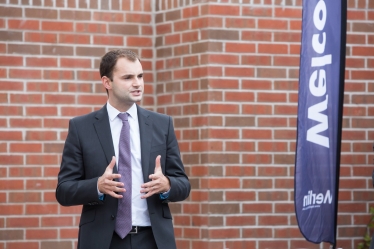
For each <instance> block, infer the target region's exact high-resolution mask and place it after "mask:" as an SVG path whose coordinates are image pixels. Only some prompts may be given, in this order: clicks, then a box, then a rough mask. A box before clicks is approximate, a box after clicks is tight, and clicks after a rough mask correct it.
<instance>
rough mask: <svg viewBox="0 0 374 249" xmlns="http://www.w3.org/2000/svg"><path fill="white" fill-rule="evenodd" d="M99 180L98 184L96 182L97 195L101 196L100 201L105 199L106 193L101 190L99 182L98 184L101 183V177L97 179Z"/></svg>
mask: <svg viewBox="0 0 374 249" xmlns="http://www.w3.org/2000/svg"><path fill="white" fill-rule="evenodd" d="M97 181H98V182H97V184H96V188H97V195H98V197H99V200H100V201H103V200H104V197H105V195H104V194H103V193H101V192H100V191H99V184H98V183H99V179H97Z"/></svg>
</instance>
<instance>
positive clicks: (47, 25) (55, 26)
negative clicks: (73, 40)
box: [42, 21, 74, 32]
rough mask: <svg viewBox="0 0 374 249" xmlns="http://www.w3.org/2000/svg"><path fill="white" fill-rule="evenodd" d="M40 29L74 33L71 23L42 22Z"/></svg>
mask: <svg viewBox="0 0 374 249" xmlns="http://www.w3.org/2000/svg"><path fill="white" fill-rule="evenodd" d="M42 29H43V30H48V31H70V32H72V31H74V26H73V23H71V22H51V21H42Z"/></svg>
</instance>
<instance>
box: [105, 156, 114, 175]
mask: <svg viewBox="0 0 374 249" xmlns="http://www.w3.org/2000/svg"><path fill="white" fill-rule="evenodd" d="M114 165H116V157H115V156H112V161H110V163H109V165H108V167H107V168H108V169H109V170H111V172H113V168H114Z"/></svg>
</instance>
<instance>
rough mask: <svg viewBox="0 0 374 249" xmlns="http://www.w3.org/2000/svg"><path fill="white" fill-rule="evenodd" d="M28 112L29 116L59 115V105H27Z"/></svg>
mask: <svg viewBox="0 0 374 249" xmlns="http://www.w3.org/2000/svg"><path fill="white" fill-rule="evenodd" d="M26 114H27V115H29V116H55V115H57V107H55V106H49V107H48V106H46V107H26Z"/></svg>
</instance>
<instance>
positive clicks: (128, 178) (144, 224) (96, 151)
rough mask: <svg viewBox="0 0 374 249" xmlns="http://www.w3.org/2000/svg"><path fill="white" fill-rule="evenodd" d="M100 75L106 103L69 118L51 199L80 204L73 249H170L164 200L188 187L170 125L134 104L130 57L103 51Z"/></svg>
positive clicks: (134, 71) (138, 76) (137, 88)
mask: <svg viewBox="0 0 374 249" xmlns="http://www.w3.org/2000/svg"><path fill="white" fill-rule="evenodd" d="M100 75H101V80H102V83H103V85H104V87H105V88H106V90H107V94H108V101H107V103H106V105H104V107H103V108H102V109H100V110H98V111H95V112H92V113H90V114H87V115H84V116H80V117H76V118H73V119H71V120H70V122H69V132H68V136H67V138H66V142H65V146H64V150H63V155H62V161H61V168H60V172H59V175H58V184H57V188H56V198H57V200H58V202H59V203H60V204H61V205H63V206H72V205H83V208H82V214H81V219H80V224H79V237H78V248H79V249H116V248H121V249H157V248H159V249H175V248H176V244H175V238H174V230H173V224H172V216H171V213H170V209H169V206H168V202H170V201H171V202H175V201H182V200H184V199H186V198H187V197H188V195H189V193H190V188H191V186H190V183H189V181H188V177H187V175H186V174H185V171H184V166H183V163H182V161H181V158H180V153H179V147H178V143H177V140H176V137H175V133H174V127H173V122H172V119H171V118H170V117H169V116H167V115H163V114H158V113H155V112H151V111H148V110H145V109H143V108H141V107H139V106H138V105H137V104H136V102H139V101H140V100H141V99H142V95H143V91H144V82H143V69H142V66H141V63H140V60H139V58H138V56H137V55H136V54H135V53H133V52H132V51H130V50H115V51H110V52H108V53H107V54H106V55H104V57H103V58H102V60H101V63H100ZM124 117H125V118H124ZM126 132H127V133H126ZM123 134H128V135H123ZM121 170H122V171H121ZM123 170H129V171H123ZM126 172H128V173H126ZM130 172H131V173H130ZM126 205H129V206H126ZM129 223H130V224H129Z"/></svg>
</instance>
